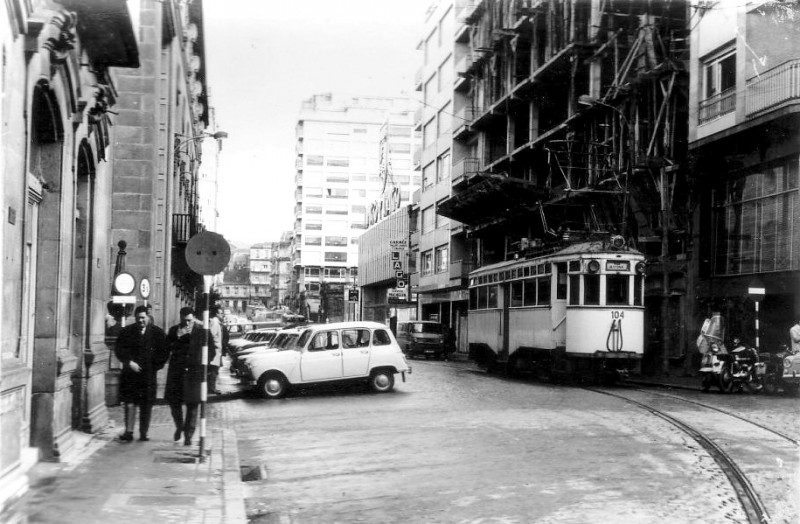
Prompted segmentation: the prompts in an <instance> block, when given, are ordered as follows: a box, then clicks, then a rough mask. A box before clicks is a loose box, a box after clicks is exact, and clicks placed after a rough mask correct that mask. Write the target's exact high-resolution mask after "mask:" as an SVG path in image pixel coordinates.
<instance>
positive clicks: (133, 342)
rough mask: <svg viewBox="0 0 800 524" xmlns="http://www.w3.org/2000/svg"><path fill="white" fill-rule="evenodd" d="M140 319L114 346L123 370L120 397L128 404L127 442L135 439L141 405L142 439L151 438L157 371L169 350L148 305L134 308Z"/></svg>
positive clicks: (140, 434)
mask: <svg viewBox="0 0 800 524" xmlns="http://www.w3.org/2000/svg"><path fill="white" fill-rule="evenodd" d="M134 317H135V318H136V322H134V323H133V324H131V325H130V326H126V327H124V328H122V330H121V331H120V333H119V337H117V344H116V347H115V348H114V353H115V354H116V356H117V358H118V359H119V361H120V362H121V363H122V372H121V374H120V379H119V398H120V401H121V402H122V403H123V404H124V405H125V433H123V434H122V435H121V436H120V440H122V441H123V442H129V441H131V440H133V430H134V428H135V427H136V408H137V407H138V408H139V440H142V441H146V440H150V439H149V438H148V437H147V431H148V430H149V429H150V415H151V413H152V411H153V404H154V403H155V400H156V390H157V386H158V385H157V381H156V373H157V372H158V370H159V369H161V368H162V367H164V364H165V363H166V361H167V357H168V353H167V351H166V336H165V335H164V331H163V330H162V329H161V328H160V327H158V326H156V325H154V324H152V323H151V322H150V319H149V317H148V316H147V308H146V307H145V306H139V307H137V308H136V310H135V311H134Z"/></svg>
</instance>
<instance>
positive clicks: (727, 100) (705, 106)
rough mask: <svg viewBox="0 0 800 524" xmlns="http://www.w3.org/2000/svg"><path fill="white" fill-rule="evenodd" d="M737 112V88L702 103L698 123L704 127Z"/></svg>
mask: <svg viewBox="0 0 800 524" xmlns="http://www.w3.org/2000/svg"><path fill="white" fill-rule="evenodd" d="M735 110H736V88H733V89H728V90H727V91H723V92H722V93H719V94H716V95H714V96H712V97H710V98H706V99H705V100H702V101H701V102H700V107H699V108H698V113H697V123H698V124H699V125H703V124H705V123H706V122H710V121H711V120H714V119H715V118H718V117H720V116H722V115H726V114H728V113H731V112H733V111H735Z"/></svg>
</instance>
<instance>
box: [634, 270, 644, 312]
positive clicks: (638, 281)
mask: <svg viewBox="0 0 800 524" xmlns="http://www.w3.org/2000/svg"><path fill="white" fill-rule="evenodd" d="M643 284H644V276H642V275H636V276H634V277H633V305H634V306H641V305H642V287H643Z"/></svg>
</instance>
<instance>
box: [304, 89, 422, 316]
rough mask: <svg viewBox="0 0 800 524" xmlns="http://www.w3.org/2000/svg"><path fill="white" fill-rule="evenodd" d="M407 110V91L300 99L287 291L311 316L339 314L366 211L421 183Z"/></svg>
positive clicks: (376, 210) (402, 200) (379, 209)
mask: <svg viewBox="0 0 800 524" xmlns="http://www.w3.org/2000/svg"><path fill="white" fill-rule="evenodd" d="M413 113H414V106H413V101H412V100H410V99H408V98H388V97H351V96H338V95H331V94H322V95H315V96H313V97H311V98H309V99H308V100H306V101H304V102H303V105H302V108H301V110H300V115H299V117H298V122H297V128H296V130H297V161H296V166H297V174H296V177H295V182H296V190H295V201H296V205H295V224H294V233H295V234H294V244H293V246H292V264H293V269H294V274H293V284H294V286H293V290H292V291H293V295H294V296H293V304H294V306H295V308H296V309H297V310H298V311H299V312H300V313H301V314H303V315H305V316H307V317H308V318H309V319H311V320H316V321H325V320H328V321H335V320H341V319H343V318H344V311H345V308H344V299H345V296H344V290H345V288H350V287H353V286H355V285H356V284H357V273H358V237H359V236H360V235H361V233H362V232H363V231H364V230H365V229H366V228H367V227H368V225H369V223H370V216H371V215H372V219H373V220H374V219H379V217H378V215H380V214H381V213H384V212H386V210H387V209H388V208H390V207H392V206H395V205H396V206H399V205H401V204H407V203H408V202H409V201H410V198H411V193H412V192H413V191H414V189H416V188H417V187H419V185H420V180H419V176H418V175H416V174H414V173H413V171H412V169H413V166H412V151H413V149H414V145H413V142H414V132H413ZM382 130H383V134H382ZM387 137H388V139H387ZM387 187H389V189H393V188H398V189H399V191H391V190H390V191H386V189H387ZM398 193H399V195H398ZM387 195H388V196H387ZM392 195H394V196H392ZM394 199H396V200H397V201H395V200H394Z"/></svg>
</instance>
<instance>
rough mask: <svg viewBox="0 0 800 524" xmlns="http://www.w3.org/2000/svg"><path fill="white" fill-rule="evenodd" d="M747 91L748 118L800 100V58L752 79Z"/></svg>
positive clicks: (748, 82)
mask: <svg viewBox="0 0 800 524" xmlns="http://www.w3.org/2000/svg"><path fill="white" fill-rule="evenodd" d="M746 89H747V92H746V102H745V114H746V115H747V118H750V117H753V116H755V115H756V114H758V113H760V112H762V111H767V110H770V109H776V108H778V107H780V106H782V105H784V104H785V103H787V102H790V101H792V100H798V99H800V58H795V59H792V60H788V61H786V62H784V63H782V64H780V65H779V66H777V67H773V68H772V69H770V70H769V71H766V72H765V73H762V74H761V75H759V76H757V77H754V78H751V79H750V80H748V81H747V88H746ZM701 123H702V121H701Z"/></svg>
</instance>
